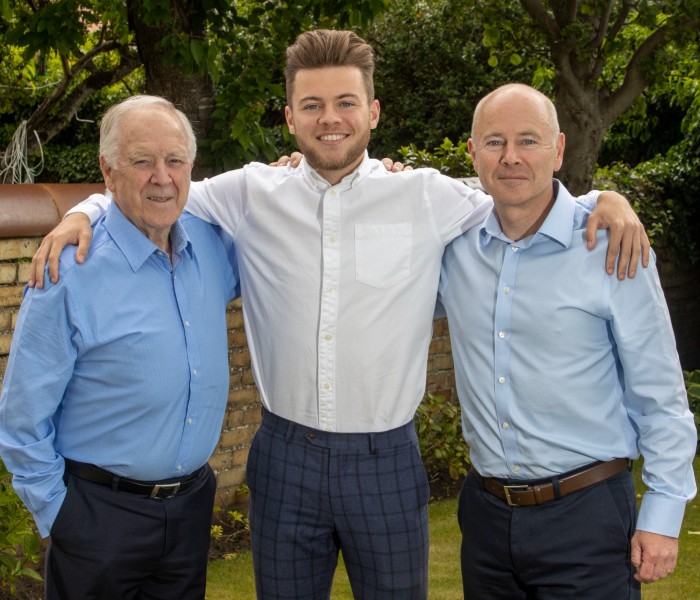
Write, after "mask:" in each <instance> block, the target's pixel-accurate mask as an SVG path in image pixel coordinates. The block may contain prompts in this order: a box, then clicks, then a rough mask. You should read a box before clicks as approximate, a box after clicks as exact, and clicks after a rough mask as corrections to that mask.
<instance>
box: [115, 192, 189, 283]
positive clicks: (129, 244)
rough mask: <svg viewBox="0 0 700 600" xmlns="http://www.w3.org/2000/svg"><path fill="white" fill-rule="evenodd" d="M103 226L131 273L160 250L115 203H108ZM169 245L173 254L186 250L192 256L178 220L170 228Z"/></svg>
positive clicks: (187, 239) (186, 237) (185, 233)
mask: <svg viewBox="0 0 700 600" xmlns="http://www.w3.org/2000/svg"><path fill="white" fill-rule="evenodd" d="M104 226H105V229H106V230H107V231H108V232H109V235H110V236H111V237H112V239H113V240H114V243H115V244H116V245H117V246H118V247H119V249H120V250H121V252H122V254H123V255H124V257H125V258H126V260H127V261H128V262H129V265H130V266H131V268H132V270H133V271H138V270H139V269H140V268H141V266H143V263H145V262H146V260H147V259H148V257H149V256H151V254H153V253H154V252H157V251H159V250H160V248H158V246H156V245H155V244H154V243H153V242H152V241H151V240H149V239H148V238H147V237H146V236H145V235H143V233H142V232H141V231H139V230H138V228H137V227H136V226H135V225H134V224H133V223H132V222H131V221H129V219H127V218H126V217H125V216H124V213H122V211H121V210H120V208H119V206H117V203H116V202H111V203H110V205H109V208H108V209H107V214H106V215H105V220H104ZM170 243H171V245H172V250H173V254H179V253H181V252H182V251H183V250H187V252H188V253H189V254H190V256H192V255H193V250H192V242H190V239H189V237H188V236H187V232H186V231H185V229H184V227H183V226H182V224H181V223H180V220H179V219H178V220H177V221H175V223H173V226H172V227H171V228H170Z"/></svg>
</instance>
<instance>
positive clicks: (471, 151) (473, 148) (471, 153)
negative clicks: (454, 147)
mask: <svg viewBox="0 0 700 600" xmlns="http://www.w3.org/2000/svg"><path fill="white" fill-rule="evenodd" d="M467 148H469V156H471V157H472V164H473V165H474V170H475V171H476V173H477V175H478V174H479V163H478V162H477V160H476V145H475V144H474V140H473V139H472V138H469V139H468V140H467Z"/></svg>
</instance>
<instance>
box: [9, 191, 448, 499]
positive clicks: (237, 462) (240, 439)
mask: <svg viewBox="0 0 700 600" xmlns="http://www.w3.org/2000/svg"><path fill="white" fill-rule="evenodd" d="M101 190H102V188H101V186H99V185H59V184H56V185H31V186H30V185H2V184H0V386H1V385H2V375H3V374H4V372H5V367H6V365H7V355H8V353H9V350H10V342H11V339H12V331H13V330H14V326H15V322H16V320H17V313H18V311H19V306H20V303H21V301H22V291H23V289H24V286H25V284H26V282H27V279H28V275H29V266H30V260H31V257H32V256H33V255H34V251H35V250H36V249H37V248H38V246H39V243H40V242H41V236H43V235H44V234H46V233H47V232H48V231H50V229H51V228H53V226H54V225H56V224H57V223H58V222H59V220H60V219H61V217H62V216H63V214H65V211H66V210H68V208H70V207H71V206H73V205H74V204H76V203H77V202H78V201H80V200H81V199H83V198H85V197H87V196H88V195H89V194H91V193H93V192H98V191H101ZM226 322H227V327H228V340H229V365H230V367H229V368H230V373H231V379H230V389H229V395H228V405H227V408H226V415H225V417H224V423H223V427H222V431H221V437H220V439H219V444H218V446H217V448H216V450H215V452H214V454H213V456H212V457H211V460H210V461H209V463H210V464H211V466H212V468H213V469H214V470H215V472H216V474H217V481H218V490H219V499H218V500H217V502H218V503H219V504H221V505H229V504H239V503H240V502H242V501H243V500H244V498H245V496H244V495H239V494H238V493H237V491H236V490H237V488H238V487H239V486H240V484H241V483H242V482H243V481H244V480H245V464H246V460H247V459H248V449H249V448H250V442H251V440H252V438H253V435H254V433H255V431H256V429H257V426H258V424H259V422H260V396H259V394H258V391H257V389H256V387H255V383H254V382H253V375H252V370H251V365H250V353H249V351H248V347H247V344H246V337H245V331H244V330H243V314H242V312H241V304H240V300H236V301H234V302H232V303H231V304H230V305H229V307H228V311H227V319H226ZM453 388H454V376H453V373H452V355H451V354H450V341H449V333H448V331H447V322H446V321H445V319H441V320H439V321H436V322H435V326H434V338H433V342H432V345H431V352H430V358H429V363H428V391H431V392H435V393H442V394H445V395H447V396H453V395H454V397H455V398H456V394H455V393H454V389H453Z"/></svg>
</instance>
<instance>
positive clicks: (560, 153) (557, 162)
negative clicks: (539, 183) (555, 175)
mask: <svg viewBox="0 0 700 600" xmlns="http://www.w3.org/2000/svg"><path fill="white" fill-rule="evenodd" d="M564 146H566V136H565V135H564V134H563V133H559V135H558V136H557V156H556V158H555V159H554V172H557V171H558V170H559V169H561V165H562V163H563V162H564Z"/></svg>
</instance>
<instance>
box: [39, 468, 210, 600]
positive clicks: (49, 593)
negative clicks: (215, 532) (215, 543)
mask: <svg viewBox="0 0 700 600" xmlns="http://www.w3.org/2000/svg"><path fill="white" fill-rule="evenodd" d="M66 485H67V488H68V491H67V495H66V498H65V500H64V502H63V505H62V506H61V510H60V511H59V513H58V516H57V518H56V521H55V522H54V524H53V527H52V530H51V543H50V544H49V548H48V552H47V556H46V586H45V600H78V599H80V600H88V599H90V600H92V599H94V600H128V599H134V600H137V599H138V600H141V599H144V600H146V599H148V600H150V599H153V600H156V599H159V600H174V599H175V598H177V599H178V600H202V599H203V598H204V591H205V587H206V570H207V556H208V552H209V536H210V528H211V515H212V509H213V505H214V495H215V493H216V479H215V477H214V473H213V472H212V470H211V469H210V468H209V467H208V466H207V467H206V468H205V469H204V470H203V471H202V474H201V475H200V476H199V478H198V479H197V480H196V482H195V483H194V485H192V486H191V487H190V488H188V489H187V490H185V491H184V492H182V493H180V494H178V495H176V496H175V497H173V498H169V499H165V500H153V499H151V498H148V497H146V496H141V495H138V494H132V493H129V492H116V491H113V490H112V489H110V488H108V487H103V486H100V485H97V484H94V483H90V482H88V481H85V480H82V479H79V478H77V477H74V476H72V475H67V483H66Z"/></svg>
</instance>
